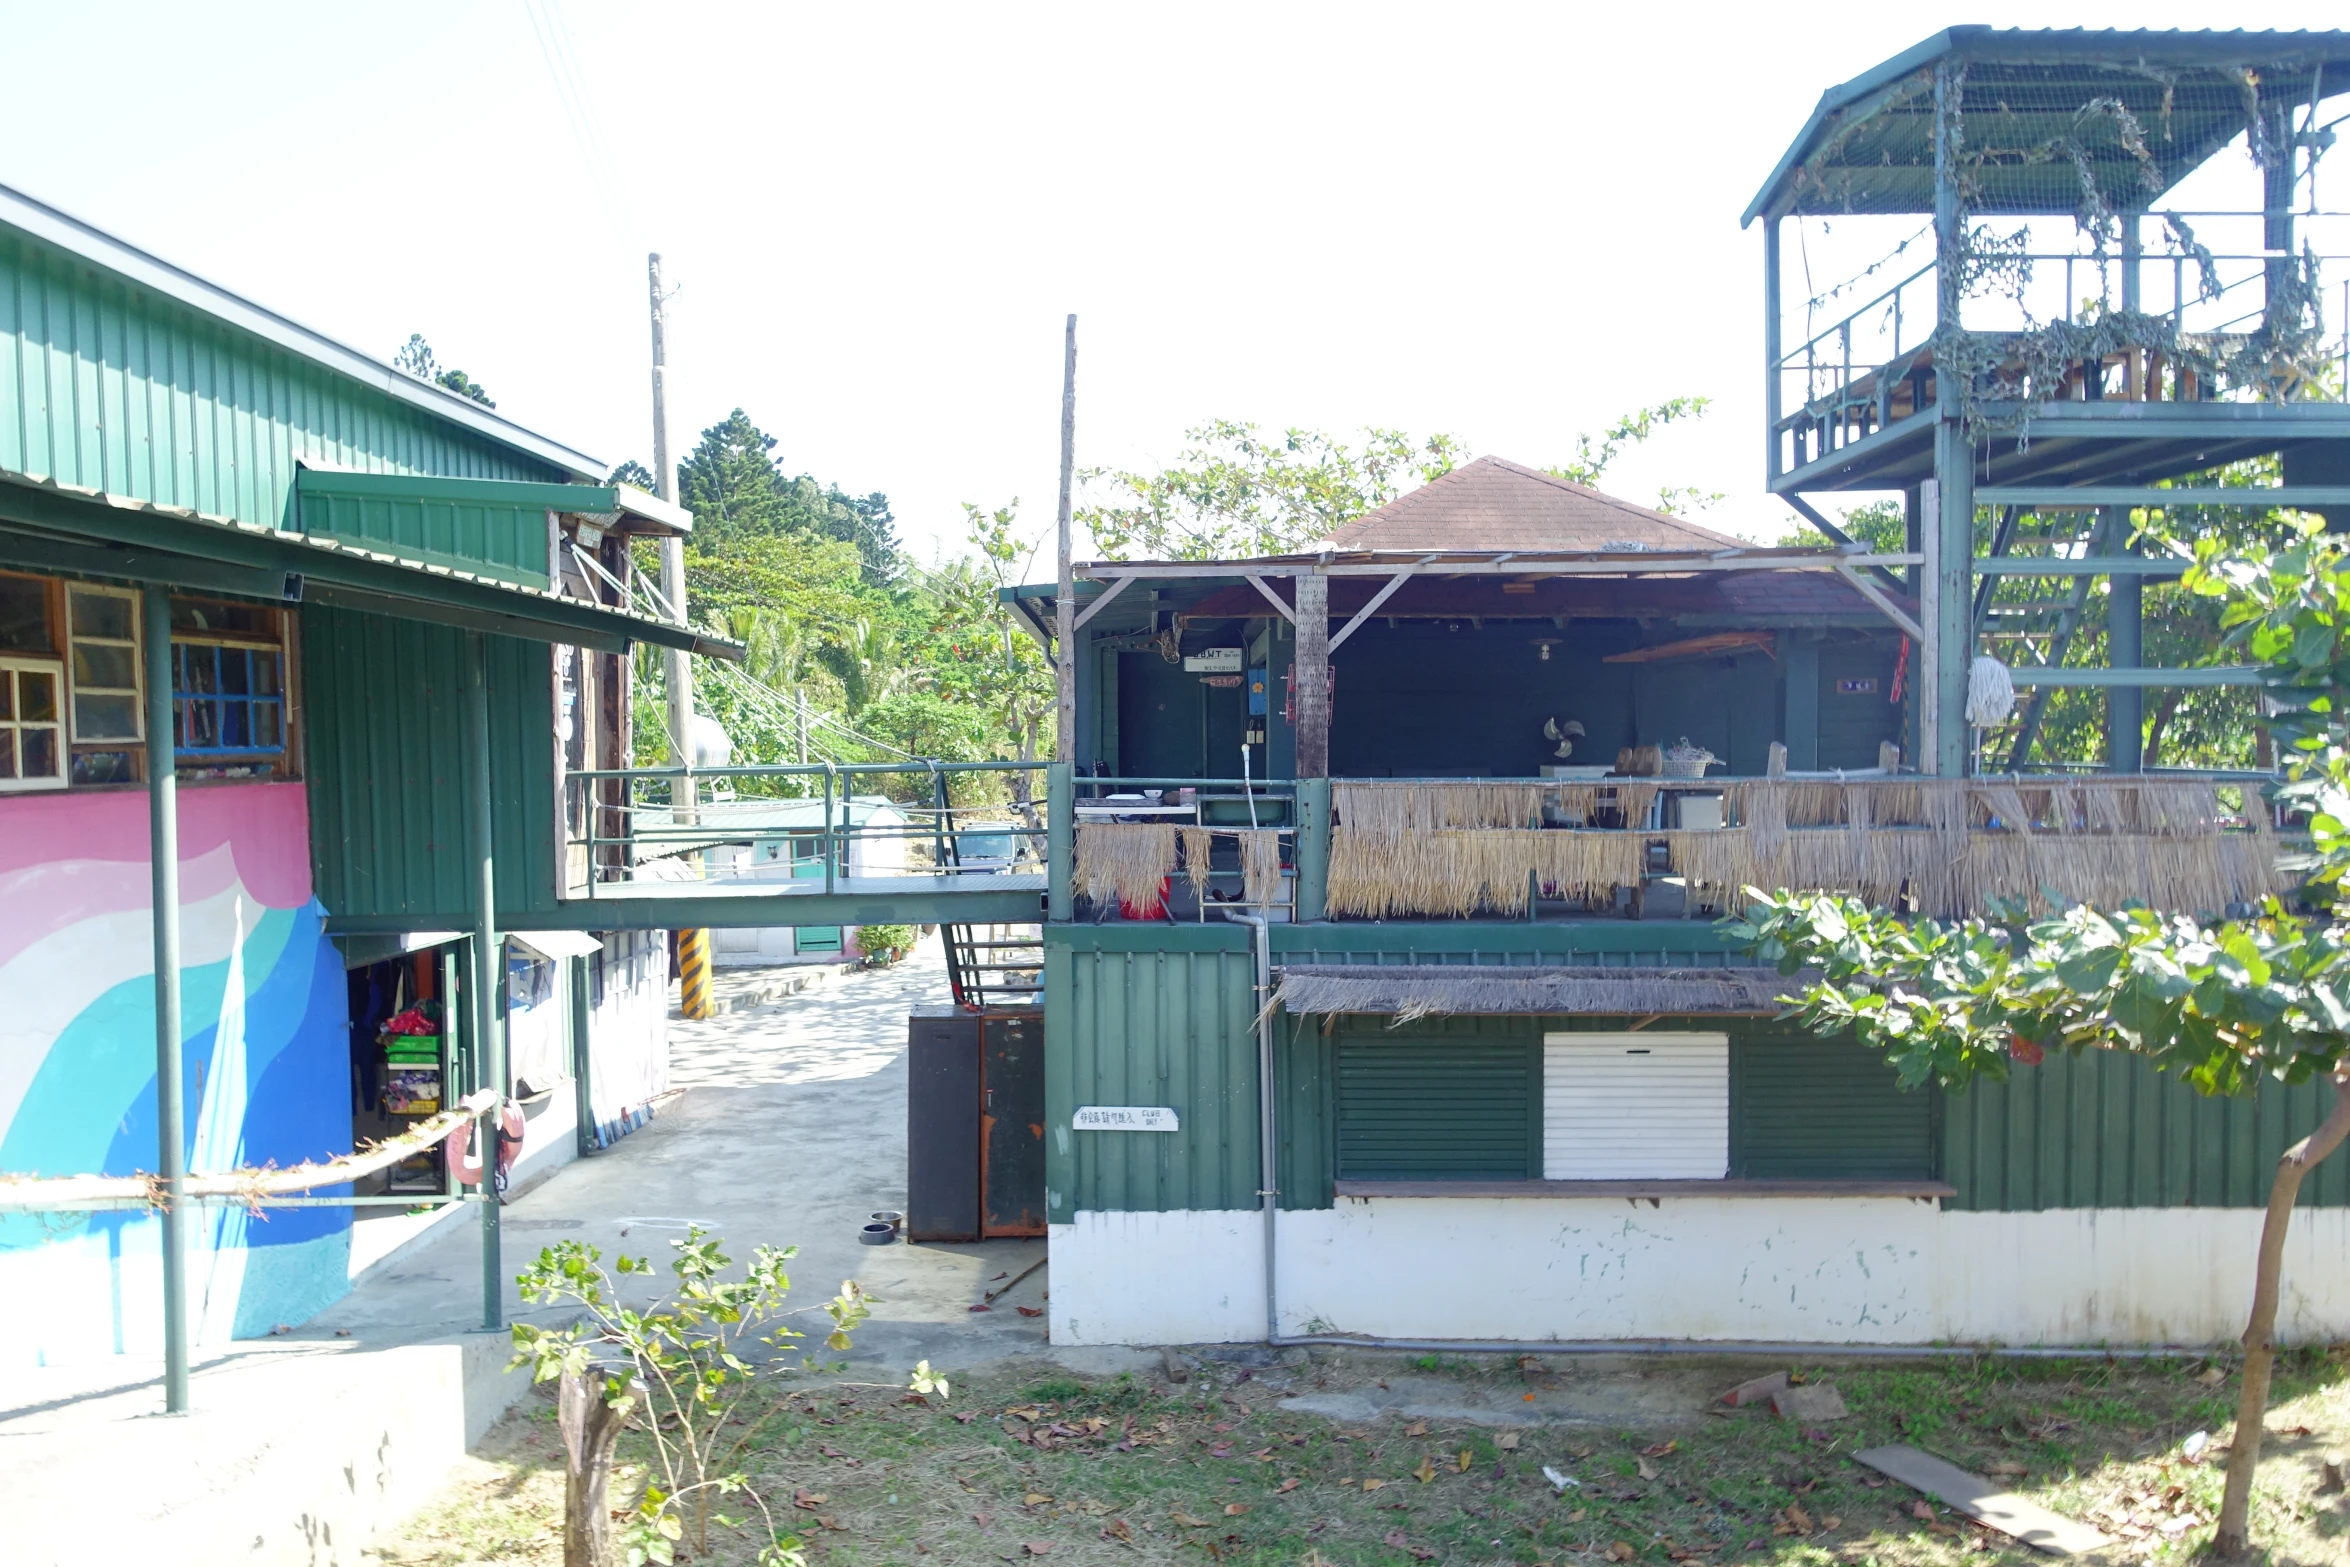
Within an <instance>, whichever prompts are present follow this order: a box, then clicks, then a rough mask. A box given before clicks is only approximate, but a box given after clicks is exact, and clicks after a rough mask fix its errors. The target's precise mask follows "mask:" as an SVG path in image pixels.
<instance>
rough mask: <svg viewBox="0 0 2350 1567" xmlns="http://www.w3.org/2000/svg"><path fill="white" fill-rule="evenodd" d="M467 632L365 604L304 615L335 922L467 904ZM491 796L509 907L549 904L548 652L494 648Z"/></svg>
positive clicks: (327, 886) (317, 851) (322, 839)
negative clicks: (374, 610) (368, 609)
mask: <svg viewBox="0 0 2350 1567" xmlns="http://www.w3.org/2000/svg"><path fill="white" fill-rule="evenodd" d="M470 635H471V634H470V633H468V632H465V631H462V630H459V629H457V628H456V627H453V626H438V625H429V624H425V623H423V622H419V621H413V620H394V619H390V618H388V617H385V616H381V615H370V614H363V613H360V612H358V611H355V610H347V609H332V608H329V607H327V606H324V605H318V604H312V605H307V606H305V607H304V608H303V610H302V680H303V690H302V695H303V701H302V713H303V717H304V720H305V722H306V724H307V726H308V727H307V739H306V743H305V747H304V760H305V776H306V777H307V779H308V781H309V796H310V842H311V853H312V861H313V870H314V872H315V876H316V885H317V892H318V899H319V901H320V902H321V903H323V904H324V905H325V906H326V909H327V912H328V913H330V914H343V915H385V914H397V915H413V916H416V917H417V918H419V919H420V920H426V921H429V922H430V925H429V927H428V928H444V929H445V928H450V927H451V926H461V925H463V924H464V923H465V922H466V915H467V913H468V910H469V909H470V907H471V901H472V900H471V893H470V890H469V889H470V887H471V885H472V884H471V882H470V880H469V872H468V867H469V866H470V864H471V863H472V858H471V854H470V852H469V838H470V834H469V833H468V832H467V830H466V820H467V817H466V804H465V794H464V788H465V778H466V768H465V751H464V746H465V701H464V694H465V682H466V680H467V678H468V675H469V673H470V669H471V664H470V658H471V655H470V652H469V648H468V642H469V638H470ZM486 640H487V644H488V653H489V669H490V792H491V799H492V810H493V813H494V822H495V832H496V841H497V845H498V850H499V854H498V862H497V879H498V880H497V885H498V907H499V910H500V911H501V912H511V911H517V910H525V909H528V910H547V909H551V908H552V907H553V906H554V903H555V830H556V825H555V754H554V740H553V738H552V737H553V735H554V733H555V718H554V697H553V681H552V675H551V672H550V666H549V663H548V657H549V655H548V650H547V647H546V645H545V644H544V643H538V642H524V641H519V640H517V639H515V638H512V637H499V636H492V637H489V638H487V639H486Z"/></svg>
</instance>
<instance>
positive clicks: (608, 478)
mask: <svg viewBox="0 0 2350 1567" xmlns="http://www.w3.org/2000/svg"><path fill="white" fill-rule="evenodd" d="M604 482H605V483H606V484H625V485H627V486H629V487H630V488H631V489H637V490H642V491H644V492H645V493H646V494H647V495H657V494H659V493H660V485H659V484H658V483H657V482H656V481H655V480H654V478H653V470H652V469H650V468H648V467H646V466H645V465H644V464H643V463H641V462H638V461H637V460H636V459H635V458H634V457H631V458H630V459H628V461H626V462H624V463H622V464H621V465H620V466H619V467H617V468H615V469H613V470H612V471H611V472H610V473H608V474H606V475H605V476H604Z"/></svg>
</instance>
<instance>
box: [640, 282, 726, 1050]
mask: <svg viewBox="0 0 2350 1567" xmlns="http://www.w3.org/2000/svg"><path fill="white" fill-rule="evenodd" d="M645 280H646V284H647V286H648V287H649V288H650V289H651V291H652V299H653V489H654V493H656V494H657V495H659V496H660V497H661V499H663V500H665V501H668V502H670V503H671V504H673V505H674V504H675V503H676V500H677V470H676V468H675V467H673V466H671V464H670V461H669V345H668V338H667V331H666V328H667V326H668V321H667V315H668V304H669V301H668V296H667V295H666V294H664V293H663V292H662V289H661V253H660V252H659V251H654V252H653V253H651V254H650V255H648V256H646V257H645ZM661 594H662V597H664V598H666V599H668V600H669V611H670V614H671V616H672V617H673V618H674V619H675V620H676V621H677V623H678V624H679V625H681V626H682V625H684V624H685V623H686V612H685V540H684V539H682V538H679V537H675V536H672V537H669V538H665V539H663V540H662V541H661ZM690 657H691V655H690V654H688V653H687V652H686V651H685V649H683V648H674V647H673V648H664V649H663V650H662V655H661V672H662V674H663V676H664V684H665V685H667V687H668V690H669V761H670V764H671V765H672V766H675V767H682V768H684V769H685V774H684V776H683V777H680V778H677V779H675V780H673V781H672V782H671V783H670V785H669V820H670V824H671V825H672V826H673V827H690V826H692V825H693V824H694V821H695V819H696V818H697V817H698V816H699V815H700V812H699V811H698V810H697V808H696V807H697V804H698V802H697V801H696V800H695V799H694V775H693V766H694V683H693V682H694V671H693V665H692V664H691V663H690V662H688V660H689V658H690ZM690 858H691V859H692V861H693V865H694V873H695V874H696V875H699V874H701V860H702V857H701V855H700V854H698V853H697V854H694V855H692V856H690ZM677 966H678V998H679V1001H680V1004H681V1008H680V1009H681V1010H682V1011H683V1012H684V1013H685V1015H686V1016H687V1017H691V1018H706V1017H709V1016H710V1015H711V1013H710V987H709V976H710V933H709V932H708V931H706V930H681V931H679V932H678V933H677Z"/></svg>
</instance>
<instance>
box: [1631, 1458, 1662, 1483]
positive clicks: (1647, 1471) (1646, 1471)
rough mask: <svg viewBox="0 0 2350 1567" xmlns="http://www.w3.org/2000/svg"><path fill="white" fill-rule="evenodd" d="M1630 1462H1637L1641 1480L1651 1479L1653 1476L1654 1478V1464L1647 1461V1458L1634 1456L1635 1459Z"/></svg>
mask: <svg viewBox="0 0 2350 1567" xmlns="http://www.w3.org/2000/svg"><path fill="white" fill-rule="evenodd" d="M1632 1462H1634V1463H1635V1464H1638V1465H1639V1466H1640V1478H1641V1479H1643V1480H1653V1479H1655V1478H1656V1465H1654V1464H1652V1463H1650V1462H1649V1461H1648V1460H1647V1459H1645V1458H1635V1459H1633V1460H1632Z"/></svg>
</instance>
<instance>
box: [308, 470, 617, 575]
mask: <svg viewBox="0 0 2350 1567" xmlns="http://www.w3.org/2000/svg"><path fill="white" fill-rule="evenodd" d="M613 500H614V496H613V493H612V491H610V490H609V489H603V488H598V487H596V486H592V485H578V484H515V483H512V482H511V481H498V480H484V479H438V478H419V477H416V476H413V475H404V474H375V473H320V472H316V471H305V472H304V473H303V474H302V476H301V479H300V482H299V483H298V484H297V485H296V486H295V504H296V507H297V509H298V512H299V515H300V519H301V526H302V531H303V532H304V533H306V534H310V535H312V536H314V537H319V538H330V539H338V540H341V541H344V542H346V543H352V544H358V545H363V546H366V547H368V548H371V549H378V550H383V551H386V552H388V553H392V554H396V555H401V556H405V557H407V558H409V559H412V560H422V561H427V562H430V563H431V564H433V565H437V566H454V567H457V568H459V569H462V570H466V571H474V572H478V573H480V574H482V575H484V576H490V577H496V578H498V579H500V580H501V581H506V582H519V583H524V584H527V585H528V586H531V587H535V588H544V587H547V586H548V585H550V583H551V582H552V581H553V578H552V576H551V575H550V574H549V561H548V558H547V549H548V544H549V538H548V523H547V513H548V511H549V510H550V509H553V510H557V511H582V512H601V511H605V510H608V509H609V508H610V506H611V505H612V504H613Z"/></svg>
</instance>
